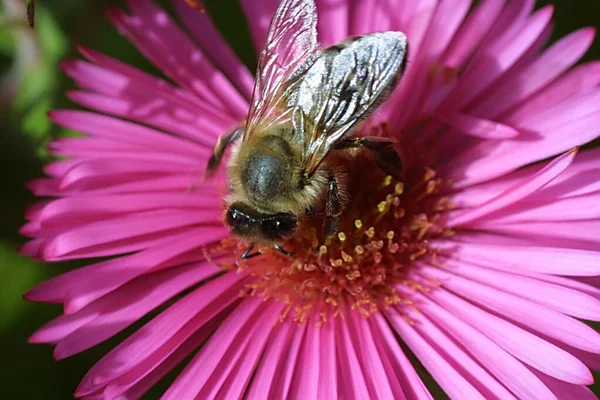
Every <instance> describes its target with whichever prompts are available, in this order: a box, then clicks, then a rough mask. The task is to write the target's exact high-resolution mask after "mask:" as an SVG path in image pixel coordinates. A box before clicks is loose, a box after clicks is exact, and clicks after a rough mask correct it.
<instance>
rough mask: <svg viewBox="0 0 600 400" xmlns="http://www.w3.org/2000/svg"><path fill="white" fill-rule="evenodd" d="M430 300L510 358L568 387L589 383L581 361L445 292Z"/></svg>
mask: <svg viewBox="0 0 600 400" xmlns="http://www.w3.org/2000/svg"><path fill="white" fill-rule="evenodd" d="M430 297H431V299H433V301H435V302H436V303H438V304H439V305H440V306H443V307H445V308H446V309H447V310H448V311H449V312H452V313H453V314H454V315H455V316H456V317H457V318H461V319H463V320H467V321H469V322H470V324H471V325H473V326H476V327H477V329H478V330H479V331H480V332H482V333H483V334H484V335H486V336H487V337H489V338H490V339H491V340H493V341H494V342H495V343H497V344H498V345H499V346H501V347H502V348H503V349H504V350H506V351H507V352H509V353H510V354H512V355H513V356H514V357H516V358H518V359H519V360H521V361H522V362H524V363H526V364H528V365H530V366H532V367H534V368H536V369H537V370H539V371H541V372H543V373H545V374H547V375H550V376H553V377H555V378H557V379H560V380H563V381H565V382H569V383H574V384H579V385H589V384H591V383H592V382H593V377H592V374H591V372H590V371H589V369H588V368H587V367H586V366H585V365H584V364H583V363H582V362H581V361H579V360H578V359H577V358H575V357H573V356H572V355H571V354H569V353H567V352H566V351H564V350H562V349H560V348H559V347H557V346H555V345H553V344H551V343H549V342H547V341H545V340H543V339H542V338H540V337H538V336H536V335H534V334H532V333H530V332H528V331H526V330H524V329H521V328H519V327H517V326H516V325H514V324H512V323H510V322H508V321H506V320H504V319H502V318H499V317H496V316H495V315H493V314H491V313H487V312H485V311H483V310H482V309H480V308H478V307H476V306H473V305H471V304H470V303H468V302H466V301H464V300H461V299H460V298H458V297H456V296H454V295H452V294H450V293H449V292H447V291H445V290H442V289H436V290H434V291H432V292H431V294H430Z"/></svg>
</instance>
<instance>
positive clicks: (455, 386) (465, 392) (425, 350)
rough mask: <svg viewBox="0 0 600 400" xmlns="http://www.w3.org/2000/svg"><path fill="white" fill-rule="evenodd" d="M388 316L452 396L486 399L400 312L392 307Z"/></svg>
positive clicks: (456, 397)
mask: <svg viewBox="0 0 600 400" xmlns="http://www.w3.org/2000/svg"><path fill="white" fill-rule="evenodd" d="M386 318H387V319H388V321H389V322H390V324H391V325H392V326H393V327H394V329H395V330H396V332H398V334H399V335H400V337H402V339H403V340H404V341H405V343H406V344H407V346H408V347H410V349H411V350H412V352H413V353H414V354H415V356H417V358H418V359H419V361H421V363H422V364H423V366H424V367H425V368H427V371H428V372H429V373H430V374H431V376H432V377H433V379H435V381H436V382H437V383H438V384H439V385H440V386H441V387H442V388H443V389H444V391H445V392H446V393H447V394H448V396H449V397H450V398H455V399H473V400H475V399H485V397H484V396H483V394H482V393H480V392H479V391H478V390H477V389H475V388H474V387H473V386H472V385H471V384H470V383H469V382H468V381H467V380H466V379H465V378H464V377H463V376H462V374H460V373H459V371H457V370H456V368H454V367H453V366H452V365H450V364H449V363H448V362H447V361H446V360H445V359H444V357H442V356H441V355H440V354H439V353H438V351H437V350H436V349H435V348H434V347H433V346H432V344H430V343H428V342H427V341H426V340H425V339H424V338H423V336H421V335H420V334H419V333H417V332H416V331H415V330H414V328H412V327H411V326H410V325H409V324H408V323H407V322H406V320H404V319H403V318H402V316H401V315H400V314H399V313H398V312H396V311H395V310H392V309H390V310H389V311H388V312H386Z"/></svg>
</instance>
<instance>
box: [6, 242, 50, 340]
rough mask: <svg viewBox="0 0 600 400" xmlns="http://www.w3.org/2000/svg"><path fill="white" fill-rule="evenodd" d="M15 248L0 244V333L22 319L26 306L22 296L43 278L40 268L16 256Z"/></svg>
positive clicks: (28, 260)
mask: <svg viewBox="0 0 600 400" xmlns="http://www.w3.org/2000/svg"><path fill="white" fill-rule="evenodd" d="M16 247H17V246H16V245H14V244H13V243H9V242H0V332H2V331H4V330H5V329H7V328H8V327H9V326H10V325H11V324H12V323H13V322H14V321H16V320H17V319H19V318H21V317H22V313H23V311H25V310H24V309H25V308H26V305H27V303H26V302H25V300H23V299H22V298H21V296H22V294H23V293H25V292H26V291H27V290H29V289H31V287H32V286H33V285H34V284H35V283H37V282H39V281H40V279H41V277H42V276H43V275H42V270H40V266H39V265H38V264H37V263H35V262H34V261H31V260H30V259H29V258H28V257H25V256H21V255H19V254H17V253H16V250H15V249H16ZM31 306H33V304H32V305H31Z"/></svg>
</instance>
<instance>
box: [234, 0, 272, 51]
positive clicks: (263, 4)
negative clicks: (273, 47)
mask: <svg viewBox="0 0 600 400" xmlns="http://www.w3.org/2000/svg"><path fill="white" fill-rule="evenodd" d="M278 4H279V1H278V0H263V1H260V2H256V1H254V0H240V6H241V7H242V10H243V11H244V13H245V14H246V21H247V22H248V27H249V28H250V36H252V40H253V42H254V47H255V48H256V52H257V53H258V52H260V50H261V49H262V45H263V42H264V41H265V38H266V37H267V29H269V25H270V23H271V18H272V17H273V15H274V14H275V9H276V8H277V5H278Z"/></svg>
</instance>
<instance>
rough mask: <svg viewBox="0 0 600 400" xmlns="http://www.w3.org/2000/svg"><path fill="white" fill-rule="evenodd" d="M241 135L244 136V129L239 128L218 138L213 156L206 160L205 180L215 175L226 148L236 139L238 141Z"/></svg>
mask: <svg viewBox="0 0 600 400" xmlns="http://www.w3.org/2000/svg"><path fill="white" fill-rule="evenodd" d="M243 134H244V128H239V129H236V130H235V131H233V132H231V133H230V134H228V135H227V136H224V137H223V136H220V137H219V139H218V140H217V144H216V145H215V148H214V150H213V154H212V156H211V157H210V160H208V163H207V164H206V171H205V178H206V179H208V178H210V177H212V176H213V175H214V174H215V172H216V171H217V168H218V167H219V164H220V163H221V159H222V158H223V155H224V154H225V150H227V147H228V146H229V145H230V144H231V143H233V142H235V141H236V140H237V139H239V138H240V137H241V136H242V135H243Z"/></svg>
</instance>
